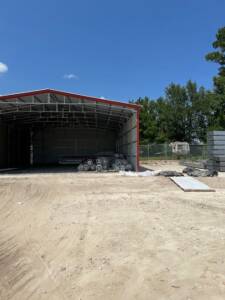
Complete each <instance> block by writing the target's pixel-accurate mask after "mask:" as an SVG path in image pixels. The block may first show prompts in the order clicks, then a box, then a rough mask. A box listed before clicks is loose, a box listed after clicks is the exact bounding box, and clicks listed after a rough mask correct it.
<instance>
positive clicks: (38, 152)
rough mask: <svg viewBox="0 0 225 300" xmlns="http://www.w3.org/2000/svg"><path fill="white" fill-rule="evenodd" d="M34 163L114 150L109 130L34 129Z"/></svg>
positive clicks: (44, 162)
mask: <svg viewBox="0 0 225 300" xmlns="http://www.w3.org/2000/svg"><path fill="white" fill-rule="evenodd" d="M33 146H34V164H48V163H52V164H53V163H58V161H59V160H60V158H62V157H63V156H86V155H87V156H88V155H94V154H96V153H98V152H110V151H111V152H115V151H116V134H115V132H113V131H110V130H96V129H74V128H46V129H42V130H41V129H36V130H34V137H33Z"/></svg>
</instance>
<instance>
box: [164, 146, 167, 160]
mask: <svg viewBox="0 0 225 300" xmlns="http://www.w3.org/2000/svg"><path fill="white" fill-rule="evenodd" d="M164 155H165V159H167V143H164Z"/></svg>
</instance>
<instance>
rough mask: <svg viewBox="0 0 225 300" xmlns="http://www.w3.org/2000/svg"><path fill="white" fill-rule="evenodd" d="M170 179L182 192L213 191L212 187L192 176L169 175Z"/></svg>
mask: <svg viewBox="0 0 225 300" xmlns="http://www.w3.org/2000/svg"><path fill="white" fill-rule="evenodd" d="M170 179H171V180H172V181H173V182H174V183H175V184H176V185H177V186H178V187H179V188H181V189H182V190H183V191H184V192H215V190H214V189H211V188H210V187H209V186H208V185H206V184H204V183H202V182H200V181H199V180H197V179H195V178H193V177H188V176H185V177H170Z"/></svg>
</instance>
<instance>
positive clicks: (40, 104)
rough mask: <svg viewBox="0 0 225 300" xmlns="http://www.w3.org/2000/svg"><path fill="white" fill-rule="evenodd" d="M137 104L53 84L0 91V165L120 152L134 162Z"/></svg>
mask: <svg viewBox="0 0 225 300" xmlns="http://www.w3.org/2000/svg"><path fill="white" fill-rule="evenodd" d="M139 111H140V106H138V105H135V104H131V103H125V102H118V101H112V100H106V99H101V98H96V97H90V96H84V95H79V94H73V93H67V92H63V91H57V90H53V89H44V90H36V91H31V92H24V93H17V94H11V95H4V96H0V166H1V167H17V166H27V165H30V164H34V165H48V164H57V163H58V161H59V160H60V158H61V157H65V156H88V155H95V154H96V153H105V152H118V153H123V154H124V155H125V156H126V157H127V159H128V161H129V162H130V163H131V164H132V166H133V168H134V170H138V168H139Z"/></svg>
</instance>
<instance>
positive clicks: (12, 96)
mask: <svg viewBox="0 0 225 300" xmlns="http://www.w3.org/2000/svg"><path fill="white" fill-rule="evenodd" d="M46 93H55V94H58V95H61V96H65V97H77V98H80V99H84V100H90V101H95V102H99V103H103V104H108V105H114V106H120V107H127V108H130V109H134V110H135V111H136V122H137V123H136V130H137V131H136V153H137V165H136V169H137V171H139V167H140V165H139V162H140V155H139V150H140V134H139V121H140V109H141V106H140V105H137V104H132V103H125V102H120V101H116V100H108V99H102V98H97V97H92V96H85V95H80V94H74V93H68V92H64V91H58V90H54V89H43V90H35V91H30V92H22V93H16V94H10V95H4V96H0V100H10V99H16V98H18V97H26V96H34V95H37V94H38V95H40V94H46Z"/></svg>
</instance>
